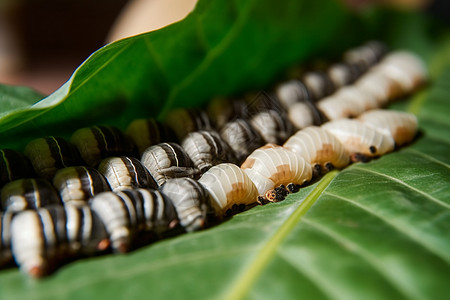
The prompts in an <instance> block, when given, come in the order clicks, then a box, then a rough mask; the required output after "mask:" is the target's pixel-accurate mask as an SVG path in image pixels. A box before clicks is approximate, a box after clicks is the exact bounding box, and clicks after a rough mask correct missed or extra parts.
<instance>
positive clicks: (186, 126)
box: [165, 108, 213, 141]
mask: <svg viewBox="0 0 450 300" xmlns="http://www.w3.org/2000/svg"><path fill="white" fill-rule="evenodd" d="M165 123H166V124H167V125H168V126H169V127H170V128H172V130H173V131H174V132H175V134H176V135H177V137H178V140H180V141H181V140H182V139H183V138H184V137H185V136H186V135H187V134H188V133H189V132H193V131H197V130H211V129H213V128H212V125H211V121H210V120H209V117H208V114H207V113H206V112H205V111H203V110H199V109H185V108H178V109H174V110H172V111H170V112H169V114H168V115H167V116H166V118H165Z"/></svg>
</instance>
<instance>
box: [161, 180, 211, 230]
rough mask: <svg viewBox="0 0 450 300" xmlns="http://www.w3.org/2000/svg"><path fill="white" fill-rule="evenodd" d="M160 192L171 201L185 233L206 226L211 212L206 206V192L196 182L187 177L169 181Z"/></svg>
mask: <svg viewBox="0 0 450 300" xmlns="http://www.w3.org/2000/svg"><path fill="white" fill-rule="evenodd" d="M160 191H161V193H162V194H164V195H166V196H167V198H169V199H170V201H172V203H173V205H174V206H175V210H176V211H177V215H178V218H179V220H180V224H181V226H182V227H183V228H184V229H185V230H186V231H187V232H192V231H196V230H199V229H201V228H204V227H205V226H206V222H207V215H208V213H209V212H210V210H211V209H210V208H208V205H207V203H208V192H207V191H206V190H205V188H204V187H203V186H202V185H201V184H200V183H198V181H196V180H194V179H192V178H187V177H184V178H174V179H169V180H167V182H166V183H165V184H164V185H163V186H162V187H161V188H160ZM211 213H213V212H211Z"/></svg>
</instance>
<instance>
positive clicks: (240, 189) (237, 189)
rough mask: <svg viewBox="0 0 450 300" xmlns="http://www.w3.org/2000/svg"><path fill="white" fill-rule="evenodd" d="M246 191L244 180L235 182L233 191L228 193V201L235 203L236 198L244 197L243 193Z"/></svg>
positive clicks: (232, 186)
mask: <svg viewBox="0 0 450 300" xmlns="http://www.w3.org/2000/svg"><path fill="white" fill-rule="evenodd" d="M245 193H246V190H245V186H244V183H243V182H235V183H233V184H232V185H231V191H229V192H228V193H227V202H228V203H234V202H236V200H239V199H241V198H242V196H243V194H245Z"/></svg>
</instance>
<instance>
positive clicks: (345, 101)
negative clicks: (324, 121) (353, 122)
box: [317, 86, 378, 120]
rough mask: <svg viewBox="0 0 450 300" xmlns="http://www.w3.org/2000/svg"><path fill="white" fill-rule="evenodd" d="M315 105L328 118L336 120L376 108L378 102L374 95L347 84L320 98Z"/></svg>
mask: <svg viewBox="0 0 450 300" xmlns="http://www.w3.org/2000/svg"><path fill="white" fill-rule="evenodd" d="M317 107H318V108H319V109H320V111H321V112H322V113H324V115H325V116H326V117H327V118H328V120H337V119H342V118H350V117H356V116H358V115H360V114H361V113H363V112H364V111H367V110H369V109H374V108H378V102H377V99H376V98H375V96H373V95H371V94H368V93H364V92H363V91H361V90H360V89H359V88H358V87H355V86H349V87H343V88H341V89H339V90H338V91H337V92H336V93H334V94H333V95H331V96H329V97H326V98H324V99H322V100H321V101H319V102H318V104H317Z"/></svg>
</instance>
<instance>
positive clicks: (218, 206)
mask: <svg viewBox="0 0 450 300" xmlns="http://www.w3.org/2000/svg"><path fill="white" fill-rule="evenodd" d="M198 182H199V183H200V184H201V185H203V187H205V188H206V189H207V190H208V192H209V199H210V205H211V206H212V207H213V209H214V211H215V214H216V215H217V216H219V217H222V216H223V215H224V214H225V215H230V214H232V213H235V212H239V211H243V210H245V209H246V208H247V207H249V206H252V205H253V204H255V203H256V200H257V198H258V195H259V194H258V191H257V190H256V187H255V185H254V183H253V182H252V181H251V179H250V178H249V177H248V175H247V174H246V173H245V172H244V171H243V170H242V169H241V168H239V167H238V166H236V165H235V164H231V163H223V164H220V165H217V166H214V167H212V168H211V169H209V170H208V172H206V173H205V174H203V175H202V177H200V179H199V180H198Z"/></svg>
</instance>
